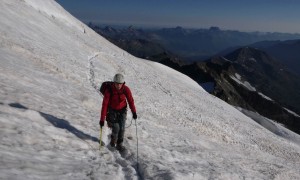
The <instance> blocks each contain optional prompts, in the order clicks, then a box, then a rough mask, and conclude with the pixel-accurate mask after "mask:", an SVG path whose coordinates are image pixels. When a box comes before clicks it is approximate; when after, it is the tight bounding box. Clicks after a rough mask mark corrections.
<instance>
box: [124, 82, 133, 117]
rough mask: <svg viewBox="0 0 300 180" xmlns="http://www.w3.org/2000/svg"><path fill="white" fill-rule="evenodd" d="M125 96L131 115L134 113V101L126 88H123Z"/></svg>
mask: <svg viewBox="0 0 300 180" xmlns="http://www.w3.org/2000/svg"><path fill="white" fill-rule="evenodd" d="M125 95H126V99H127V102H128V104H129V107H130V109H131V112H132V113H134V112H136V109H135V105H134V99H133V97H132V94H131V91H130V89H129V88H128V87H127V86H126V87H125Z"/></svg>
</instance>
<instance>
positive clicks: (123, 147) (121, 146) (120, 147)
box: [116, 143, 126, 152]
mask: <svg viewBox="0 0 300 180" xmlns="http://www.w3.org/2000/svg"><path fill="white" fill-rule="evenodd" d="M116 148H117V150H118V151H120V152H122V151H124V150H125V149H126V148H125V146H123V145H122V143H120V144H117V147H116Z"/></svg>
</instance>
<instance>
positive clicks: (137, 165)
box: [135, 119, 140, 176]
mask: <svg viewBox="0 0 300 180" xmlns="http://www.w3.org/2000/svg"><path fill="white" fill-rule="evenodd" d="M135 134H136V170H137V173H138V175H139V176H140V171H139V138H138V132H137V124H136V119H135Z"/></svg>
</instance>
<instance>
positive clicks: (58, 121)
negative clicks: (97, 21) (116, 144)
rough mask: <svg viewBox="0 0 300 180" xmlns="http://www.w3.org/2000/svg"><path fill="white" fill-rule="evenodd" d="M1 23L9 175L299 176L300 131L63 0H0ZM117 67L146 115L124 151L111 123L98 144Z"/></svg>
mask: <svg viewBox="0 0 300 180" xmlns="http://www.w3.org/2000/svg"><path fill="white" fill-rule="evenodd" d="M0 22H1V24H0V36H1V39H0V62H1V66H0V86H1V89H0V128H1V131H0V137H1V144H0V152H1V154H0V177H1V179H139V178H140V179H180V180H181V179H300V168H299V167H300V164H299V162H300V147H299V145H298V144H297V142H299V136H298V135H296V134H292V132H290V131H282V132H284V133H287V134H284V136H283V135H282V134H276V133H274V132H271V131H270V130H268V129H266V128H265V127H263V126H261V125H260V124H259V123H257V122H255V121H253V120H252V119H250V118H249V117H247V116H245V115H244V114H242V113H241V112H240V111H238V110H237V109H235V108H234V107H232V106H230V105H228V104H227V103H225V102H223V101H221V100H220V99H218V98H215V97H213V96H211V95H210V94H208V93H206V92H205V91H204V90H203V89H202V88H201V87H200V86H199V85H198V84H197V83H195V82H194V81H192V80H191V79H190V78H188V77H187V76H185V75H182V74H181V73H178V72H176V71H174V70H172V69H170V68H168V67H165V66H163V65H160V64H158V63H154V62H150V61H147V60H142V59H138V58H135V57H133V56H131V55H130V54H128V53H127V52H125V51H123V50H120V49H119V48H117V47H116V46H114V45H112V44H111V43H109V42H108V41H107V40H105V39H104V38H102V37H100V36H99V35H97V34H96V33H95V32H93V31H92V30H90V29H89V28H88V27H87V26H85V25H84V24H82V23H81V22H79V21H78V20H76V19H75V18H73V17H72V16H71V15H70V14H69V13H67V12H66V11H64V10H63V9H62V8H61V7H60V6H59V5H58V4H57V3H56V2H55V1H51V0H43V1H39V0H35V1H34V0H30V1H29V0H25V1H20V0H9V1H1V2H0ZM117 72H120V73H123V74H124V75H125V78H126V84H127V85H128V86H129V87H130V88H131V90H132V93H133V96H134V98H135V103H136V107H137V113H138V117H139V118H138V120H137V124H136V125H137V126H135V121H133V122H132V125H131V126H130V127H128V128H127V129H126V135H125V136H126V140H125V146H126V147H127V148H128V152H127V153H124V154H122V155H121V154H120V153H118V152H117V151H114V150H113V149H112V148H111V147H110V146H109V145H107V144H108V142H109V135H110V130H109V129H108V128H107V127H105V128H104V130H103V142H104V143H105V146H104V147H102V149H101V150H99V144H98V140H99V125H98V121H99V115H100V112H99V111H100V108H101V102H102V97H101V96H100V95H99V94H98V92H97V91H96V90H95V88H97V87H98V86H99V85H100V83H101V82H103V81H105V80H111V79H112V77H113V75H114V74H115V73H117ZM130 121H131V113H130V112H129V113H128V121H127V126H129V125H130ZM136 128H137V132H136ZM282 128H283V127H282ZM289 133H291V134H290V135H289ZM136 134H137V135H138V139H137V136H136ZM288 137H292V139H290V138H288ZM137 140H138V142H137ZM137 145H138V154H137ZM137 155H138V159H137ZM137 160H138V165H139V166H137ZM137 167H138V168H137Z"/></svg>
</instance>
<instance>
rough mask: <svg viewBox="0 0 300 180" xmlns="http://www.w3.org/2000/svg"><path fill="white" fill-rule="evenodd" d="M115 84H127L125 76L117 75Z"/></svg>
mask: <svg viewBox="0 0 300 180" xmlns="http://www.w3.org/2000/svg"><path fill="white" fill-rule="evenodd" d="M114 82H115V83H119V84H123V83H124V82H125V81H124V76H123V75H122V74H116V75H115V76H114Z"/></svg>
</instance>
